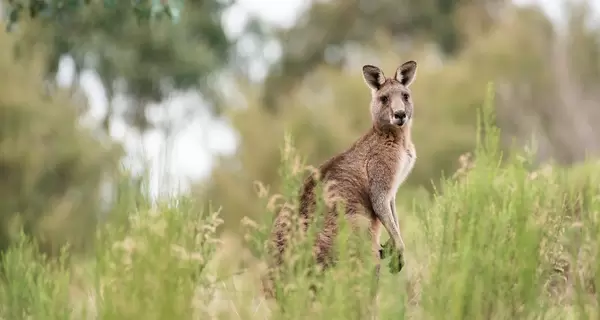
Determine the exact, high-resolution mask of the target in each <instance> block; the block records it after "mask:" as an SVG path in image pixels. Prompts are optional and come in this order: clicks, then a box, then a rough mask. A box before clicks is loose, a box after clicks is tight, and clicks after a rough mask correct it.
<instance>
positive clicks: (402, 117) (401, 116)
mask: <svg viewBox="0 0 600 320" xmlns="http://www.w3.org/2000/svg"><path fill="white" fill-rule="evenodd" d="M394 118H395V119H396V120H400V121H401V122H403V121H404V120H406V111H403V110H399V111H396V112H394Z"/></svg>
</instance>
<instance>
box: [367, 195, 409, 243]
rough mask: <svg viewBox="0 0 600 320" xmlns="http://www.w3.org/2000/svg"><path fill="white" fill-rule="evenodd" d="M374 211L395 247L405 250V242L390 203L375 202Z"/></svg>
mask: <svg viewBox="0 0 600 320" xmlns="http://www.w3.org/2000/svg"><path fill="white" fill-rule="evenodd" d="M373 211H375V214H376V215H377V218H378V219H379V221H381V224H383V227H384V228H385V230H387V232H388V234H389V236H390V239H391V240H392V242H393V243H394V245H395V247H396V248H397V249H398V250H403V249H404V242H403V240H402V236H401V235H400V228H399V226H398V224H397V222H396V218H395V217H394V216H395V215H394V213H393V212H392V208H391V206H390V205H389V202H388V201H375V202H373Z"/></svg>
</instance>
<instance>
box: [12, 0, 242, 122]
mask: <svg viewBox="0 0 600 320" xmlns="http://www.w3.org/2000/svg"><path fill="white" fill-rule="evenodd" d="M176 2H177V1H169V2H168V3H169V6H171V5H175V4H176ZM52 3H54V4H56V5H58V3H62V2H60V1H56V2H52ZM152 3H153V2H152ZM161 3H162V2H161ZM229 5H230V3H228V2H226V1H220V0H210V1H187V2H185V10H183V12H182V14H181V17H180V18H179V19H178V22H177V23H172V22H170V21H166V20H165V19H158V18H157V19H152V23H140V22H139V21H138V17H139V14H138V13H137V12H138V11H139V12H142V13H140V14H142V15H144V16H145V15H147V14H154V13H152V12H154V11H153V9H152V4H151V1H148V0H146V1H139V2H136V1H114V2H113V3H112V4H111V5H110V6H109V7H108V8H106V5H105V4H104V2H102V1H92V2H90V3H89V4H87V5H79V6H78V7H71V6H64V7H61V9H60V10H55V11H52V12H50V13H49V14H48V15H46V16H38V17H36V18H35V19H31V18H28V17H24V18H23V19H21V20H20V22H19V30H18V32H15V35H18V36H19V41H18V42H17V43H16V46H15V48H14V52H15V55H16V57H17V58H23V57H27V56H29V55H30V54H31V53H32V52H35V48H37V47H38V46H40V45H43V46H44V47H45V49H46V50H47V51H48V54H47V55H46V57H45V58H46V59H45V66H44V75H45V76H46V78H47V79H52V80H54V79H55V77H56V75H57V72H58V66H59V62H60V60H61V58H64V57H65V56H70V57H71V58H72V59H73V60H74V63H75V81H77V80H79V75H80V74H81V73H82V72H83V71H84V70H92V71H94V72H95V73H96V74H97V75H98V76H99V78H100V80H101V82H102V85H103V86H104V90H105V94H106V99H107V102H108V112H107V113H106V115H105V118H104V119H103V120H102V123H101V128H102V129H104V130H105V131H106V132H109V130H110V128H111V124H112V122H113V120H114V119H115V118H122V119H124V120H125V121H126V123H127V124H128V125H130V126H132V127H133V128H135V129H138V130H140V131H142V132H144V131H145V130H148V129H152V128H155V127H156V128H158V129H165V128H163V127H162V123H158V122H153V121H152V120H151V119H150V118H148V115H147V114H148V110H150V109H151V108H152V104H154V103H161V102H163V101H164V100H165V99H166V98H168V97H170V96H171V95H172V94H173V93H174V92H177V91H187V90H197V91H198V92H199V93H200V94H202V97H203V98H204V99H205V101H206V102H207V104H206V106H207V107H208V108H211V109H210V110H211V111H215V112H216V111H217V108H218V106H217V100H218V99H217V89H218V88H217V86H216V83H215V80H214V75H215V73H216V72H218V71H220V70H221V69H222V68H224V67H225V66H226V65H227V64H228V63H229V56H230V49H231V47H232V45H233V41H232V40H231V39H228V38H227V36H226V34H225V31H224V29H223V26H222V23H221V15H222V14H223V12H224V11H225V10H226V9H227V8H228V7H229ZM138 9H139V10H138ZM72 86H73V88H77V87H78V86H79V83H78V82H74V83H73V84H72ZM118 98H125V99H124V100H122V101H123V102H124V104H123V106H124V108H123V111H120V110H116V108H113V106H114V103H115V100H116V99H118ZM196 111H197V106H193V107H189V108H187V109H186V110H185V115H184V116H185V117H189V116H190V115H192V114H194V112H196Z"/></svg>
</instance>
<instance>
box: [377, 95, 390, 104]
mask: <svg viewBox="0 0 600 320" xmlns="http://www.w3.org/2000/svg"><path fill="white" fill-rule="evenodd" d="M379 101H381V103H383V104H386V103H387V102H388V97H387V96H381V97H379Z"/></svg>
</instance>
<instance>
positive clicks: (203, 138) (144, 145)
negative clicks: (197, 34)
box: [58, 0, 600, 197]
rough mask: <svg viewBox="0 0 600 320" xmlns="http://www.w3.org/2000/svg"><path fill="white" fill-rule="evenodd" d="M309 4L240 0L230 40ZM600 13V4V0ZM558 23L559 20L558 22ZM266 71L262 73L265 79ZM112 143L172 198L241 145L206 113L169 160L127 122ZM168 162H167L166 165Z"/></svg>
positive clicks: (68, 69) (64, 65) (65, 65)
mask: <svg viewBox="0 0 600 320" xmlns="http://www.w3.org/2000/svg"><path fill="white" fill-rule="evenodd" d="M515 2H516V3H518V4H526V3H531V2H537V3H540V4H541V5H542V7H543V8H544V9H545V11H546V12H547V13H548V15H549V16H550V17H552V18H553V19H559V18H560V12H561V8H560V1H558V0H515ZM307 5H308V0H238V3H237V4H236V5H235V6H234V7H232V8H231V9H230V10H229V11H228V12H227V13H226V14H225V16H224V18H223V23H224V25H225V28H226V31H227V33H228V34H229V35H232V36H234V35H236V34H237V33H238V32H239V31H241V28H242V27H243V26H244V22H245V20H246V19H247V17H248V15H255V16H258V17H260V18H261V19H264V20H265V21H267V22H269V23H272V24H276V25H280V26H290V25H292V24H293V23H294V20H295V18H296V17H297V15H298V13H300V12H302V10H303V9H305V8H306V7H307ZM596 6H597V8H596V9H598V10H596V12H600V1H596ZM557 22H558V21H557ZM264 71H265V70H264V67H263V68H262V70H256V72H257V73H260V74H264ZM72 72H73V64H72V61H71V60H70V59H69V58H65V59H63V60H62V61H61V66H60V69H59V75H58V81H59V83H65V84H66V83H70V78H71V77H72ZM81 82H82V83H81V84H82V87H83V89H84V90H85V92H86V93H87V95H88V98H89V103H90V109H91V111H90V115H89V117H87V118H86V119H85V120H84V121H88V122H90V123H91V124H93V123H94V122H95V121H99V119H100V117H101V116H102V115H103V114H104V112H105V110H106V100H105V98H104V92H103V91H104V90H103V88H102V86H101V85H100V82H99V81H98V79H97V78H96V77H95V75H94V74H93V73H92V72H86V73H84V74H83V75H82V78H81ZM165 103H167V104H170V106H169V109H173V110H175V111H176V110H177V107H181V106H185V105H186V104H189V103H194V104H198V103H200V101H199V97H198V96H196V95H194V94H186V95H184V96H179V97H174V98H173V99H171V100H170V101H167V102H165ZM111 135H112V136H113V138H115V139H117V140H120V141H122V142H123V143H124V144H125V147H126V149H127V150H128V153H129V156H128V160H126V164H128V165H131V166H132V167H133V168H134V169H135V168H136V161H138V160H139V159H140V157H142V158H144V159H147V161H148V164H149V165H150V167H151V168H152V172H151V181H150V186H149V187H150V193H151V195H152V196H153V197H156V196H157V195H159V194H162V193H163V192H166V193H168V194H173V193H177V192H180V191H185V190H186V188H187V187H188V186H189V182H190V181H192V180H199V179H203V178H206V177H207V176H208V174H209V173H210V170H211V166H212V165H213V160H212V155H214V154H224V155H228V154H232V153H234V152H235V148H236V145H237V136H236V134H235V132H233V131H232V130H231V129H230V128H229V127H228V126H227V124H226V123H225V122H223V121H216V120H214V119H210V117H209V116H208V115H207V114H201V115H199V116H198V118H197V119H194V120H193V121H192V122H190V123H188V124H187V125H186V126H185V127H183V128H180V131H179V133H178V134H177V135H176V137H175V139H174V142H173V144H172V145H171V146H172V149H171V150H172V151H171V154H170V156H169V157H166V158H165V154H163V153H162V151H163V150H164V149H165V148H164V147H165V143H164V141H163V139H162V138H161V136H160V135H158V134H154V133H151V134H148V135H147V136H145V137H144V138H143V139H142V138H140V137H139V136H136V135H134V134H133V133H132V132H130V131H128V130H127V128H126V126H125V125H124V124H123V123H122V122H115V123H114V128H112V130H111ZM165 159H167V160H168V163H167V162H165ZM165 167H166V168H168V172H169V173H170V175H167V176H168V177H169V181H170V183H168V181H167V180H165V177H166V176H165V175H164V174H163V173H162V172H161V170H162V168H165Z"/></svg>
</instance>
